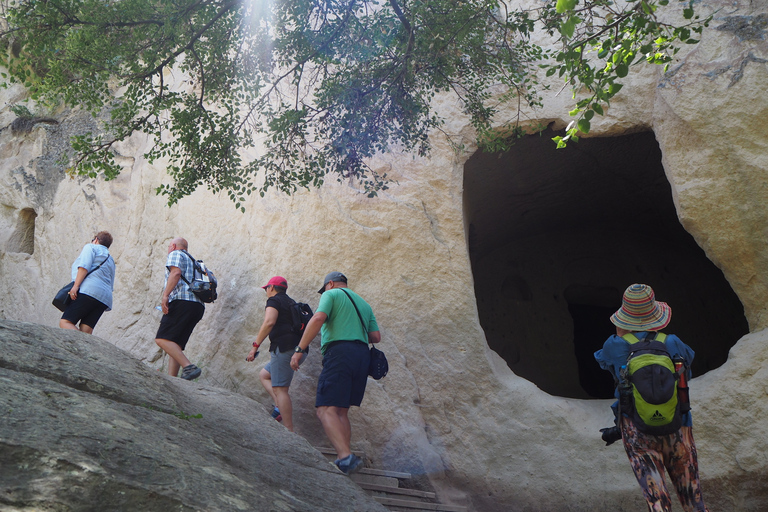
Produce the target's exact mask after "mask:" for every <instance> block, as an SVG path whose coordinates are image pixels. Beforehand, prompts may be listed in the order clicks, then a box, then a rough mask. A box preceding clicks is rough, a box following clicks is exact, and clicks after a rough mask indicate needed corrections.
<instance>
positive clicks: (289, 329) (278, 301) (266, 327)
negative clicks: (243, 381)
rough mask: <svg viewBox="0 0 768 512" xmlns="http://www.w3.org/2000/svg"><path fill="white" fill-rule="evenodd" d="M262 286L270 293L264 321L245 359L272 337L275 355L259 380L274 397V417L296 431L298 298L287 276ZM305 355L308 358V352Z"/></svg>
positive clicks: (298, 338) (271, 351)
mask: <svg viewBox="0 0 768 512" xmlns="http://www.w3.org/2000/svg"><path fill="white" fill-rule="evenodd" d="M262 288H263V289H264V290H265V291H266V292H267V306H266V308H265V310H264V321H263V322H262V324H261V327H260V328H259V333H258V334H257V335H256V341H254V342H253V348H251V351H250V352H249V353H248V356H247V357H246V358H245V360H246V361H253V360H254V359H255V358H256V355H257V354H258V350H259V347H260V346H261V344H262V343H263V342H264V340H265V339H266V338H267V336H269V352H270V354H271V355H272V357H271V359H270V360H269V362H268V363H267V365H266V366H265V367H264V369H262V370H261V372H260V373H259V380H261V384H262V386H264V389H266V390H267V392H268V393H269V395H270V396H271V397H272V400H274V403H275V406H274V408H273V410H272V417H273V418H275V419H276V420H277V421H282V422H283V425H285V428H287V429H288V430H290V431H291V432H293V404H292V403H291V397H290V395H289V394H288V388H289V387H290V385H291V380H293V374H294V371H293V369H291V357H292V356H293V354H294V349H295V348H296V346H297V345H298V344H299V340H300V339H301V333H298V332H294V330H293V325H292V315H291V306H292V305H293V304H294V303H295V301H294V300H293V299H292V298H290V297H289V296H288V294H287V293H285V292H286V291H287V290H288V281H286V280H285V278H284V277H280V276H275V277H273V278H272V279H270V280H269V282H268V283H267V284H265V285H264V286H262ZM303 356H304V357H305V358H306V356H307V354H303ZM302 361H303V359H302Z"/></svg>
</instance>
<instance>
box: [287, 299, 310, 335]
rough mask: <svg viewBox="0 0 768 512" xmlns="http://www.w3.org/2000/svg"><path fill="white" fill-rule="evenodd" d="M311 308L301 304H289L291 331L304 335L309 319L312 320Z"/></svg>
mask: <svg viewBox="0 0 768 512" xmlns="http://www.w3.org/2000/svg"><path fill="white" fill-rule="evenodd" d="M313 314H314V313H312V308H311V307H309V304H304V303H303V302H294V303H293V304H291V330H292V331H293V332H295V333H296V334H298V335H302V334H304V329H306V328H307V323H309V319H310V318H312V315H313Z"/></svg>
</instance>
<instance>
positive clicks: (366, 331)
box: [339, 288, 368, 343]
mask: <svg viewBox="0 0 768 512" xmlns="http://www.w3.org/2000/svg"><path fill="white" fill-rule="evenodd" d="M339 289H340V290H341V291H343V292H344V295H346V296H347V298H348V299H349V301H350V302H351V303H352V305H353V306H354V307H355V311H356V312H357V318H359V319H360V325H362V326H363V332H364V333H365V338H366V339H365V340H363V341H365V342H366V343H368V329H366V328H365V322H363V315H361V314H360V310H359V309H357V304H355V301H354V300H352V296H351V295H350V294H349V293H347V290H345V289H344V288H339Z"/></svg>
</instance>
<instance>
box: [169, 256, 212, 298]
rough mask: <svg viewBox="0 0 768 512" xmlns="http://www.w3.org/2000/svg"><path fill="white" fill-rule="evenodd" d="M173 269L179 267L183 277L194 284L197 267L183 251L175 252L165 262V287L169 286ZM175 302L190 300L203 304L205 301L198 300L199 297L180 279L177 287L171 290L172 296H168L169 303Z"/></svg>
mask: <svg viewBox="0 0 768 512" xmlns="http://www.w3.org/2000/svg"><path fill="white" fill-rule="evenodd" d="M171 267H178V268H179V270H181V275H183V276H184V278H185V279H186V280H187V281H189V282H192V279H193V278H194V269H195V267H194V265H193V264H192V259H191V258H190V257H189V256H187V255H186V254H184V253H183V252H182V251H173V252H171V253H170V254H169V255H168V260H167V261H166V262H165V285H167V284H168V276H169V275H170V274H171ZM174 300H188V301H191V302H199V303H200V304H202V303H203V301H201V300H200V299H198V298H197V295H195V294H194V293H192V292H191V291H190V290H189V286H188V285H187V283H185V282H184V279H181V278H179V282H178V283H176V286H175V287H174V288H173V290H171V294H170V295H169V296H168V302H173V301H174Z"/></svg>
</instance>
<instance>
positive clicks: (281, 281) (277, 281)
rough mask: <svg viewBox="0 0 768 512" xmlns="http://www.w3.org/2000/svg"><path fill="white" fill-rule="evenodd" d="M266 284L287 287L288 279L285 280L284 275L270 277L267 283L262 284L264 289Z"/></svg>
mask: <svg viewBox="0 0 768 512" xmlns="http://www.w3.org/2000/svg"><path fill="white" fill-rule="evenodd" d="M267 286H280V287H282V288H285V289H286V290H287V289H288V281H286V280H285V278H284V277H280V276H275V277H273V278H272V279H270V280H269V282H268V283H267V284H265V285H264V286H262V288H264V289H266V288H267Z"/></svg>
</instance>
